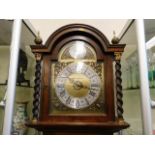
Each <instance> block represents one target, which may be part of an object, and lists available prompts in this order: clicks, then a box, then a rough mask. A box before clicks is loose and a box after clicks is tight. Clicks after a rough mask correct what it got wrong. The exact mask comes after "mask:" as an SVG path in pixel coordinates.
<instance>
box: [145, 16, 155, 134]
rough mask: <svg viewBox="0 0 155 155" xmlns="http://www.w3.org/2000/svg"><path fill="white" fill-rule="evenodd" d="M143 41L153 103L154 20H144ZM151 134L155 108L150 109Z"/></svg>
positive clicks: (154, 75) (154, 63)
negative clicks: (144, 41) (144, 42)
mask: <svg viewBox="0 0 155 155" xmlns="http://www.w3.org/2000/svg"><path fill="white" fill-rule="evenodd" d="M144 23H145V37H146V38H145V39H146V48H147V56H148V77H149V86H150V96H151V99H152V100H153V101H155V20H154V19H145V20H144ZM152 120H153V130H154V131H153V132H154V133H155V108H154V107H153V108H152Z"/></svg>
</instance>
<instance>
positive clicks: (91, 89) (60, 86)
mask: <svg viewBox="0 0 155 155" xmlns="http://www.w3.org/2000/svg"><path fill="white" fill-rule="evenodd" d="M100 85H101V81H100V78H99V76H98V74H97V73H96V72H95V71H94V70H93V69H92V68H91V67H90V66H88V65H86V64H85V63H83V62H78V63H72V64H70V65H68V66H67V67H65V68H64V69H63V70H62V71H61V72H60V73H59V74H58V76H57V78H56V82H55V89H56V94H57V96H58V98H59V99H60V101H61V102H62V103H63V104H64V105H65V106H67V107H70V108H73V109H81V108H86V107H88V106H90V105H91V104H92V103H94V102H95V101H96V99H97V98H98V97H99V94H100V89H101V88H100Z"/></svg>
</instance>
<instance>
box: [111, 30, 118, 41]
mask: <svg viewBox="0 0 155 155" xmlns="http://www.w3.org/2000/svg"><path fill="white" fill-rule="evenodd" d="M111 42H112V44H118V43H119V38H118V37H116V33H115V31H113V38H112V40H111Z"/></svg>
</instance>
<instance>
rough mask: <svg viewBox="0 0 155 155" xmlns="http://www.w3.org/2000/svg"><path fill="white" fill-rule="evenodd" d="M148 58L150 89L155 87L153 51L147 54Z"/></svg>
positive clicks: (154, 57)
mask: <svg viewBox="0 0 155 155" xmlns="http://www.w3.org/2000/svg"><path fill="white" fill-rule="evenodd" d="M147 57H148V70H149V71H148V78H149V86H150V88H154V87H155V53H154V52H152V50H151V49H149V50H148V52H147Z"/></svg>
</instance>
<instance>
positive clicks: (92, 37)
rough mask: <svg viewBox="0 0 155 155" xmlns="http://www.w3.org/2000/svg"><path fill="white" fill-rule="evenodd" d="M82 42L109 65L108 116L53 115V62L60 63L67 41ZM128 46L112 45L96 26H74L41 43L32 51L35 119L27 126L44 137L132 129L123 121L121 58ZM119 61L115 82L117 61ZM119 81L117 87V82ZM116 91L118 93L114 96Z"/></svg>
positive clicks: (67, 27) (106, 99)
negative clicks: (61, 49)
mask: <svg viewBox="0 0 155 155" xmlns="http://www.w3.org/2000/svg"><path fill="white" fill-rule="evenodd" d="M74 40H82V41H85V42H87V43H89V44H90V45H92V46H93V47H94V49H95V51H96V55H97V61H104V65H105V71H104V72H105V77H104V79H105V81H104V83H105V86H104V90H105V95H104V96H103V97H104V98H105V99H104V100H105V105H106V114H100V115H91V114H89V115H87V114H84V115H81V114H80V113H79V114H76V115H63V113H62V114H61V115H60V116H57V115H56V116H55V115H50V114H49V106H50V97H49V96H50V94H49V92H50V82H49V81H50V78H51V74H50V69H49V68H50V63H51V61H58V52H59V50H60V48H61V47H62V46H63V45H64V44H66V43H67V42H70V41H74ZM124 47H125V44H110V43H109V41H108V40H107V38H106V37H105V36H104V35H103V33H101V32H100V31H99V30H97V29H96V28H94V27H91V26H88V25H84V24H71V25H67V26H64V27H61V28H60V29H58V30H57V31H55V32H54V33H53V34H52V35H51V36H50V37H49V39H48V40H47V42H46V44H45V45H42V44H41V42H39V43H38V44H37V45H32V46H31V49H32V52H33V53H34V55H35V57H36V72H35V87H34V101H33V110H32V111H33V119H32V121H30V122H29V123H27V126H29V127H32V128H35V129H37V130H38V131H42V132H43V134H113V133H114V132H118V131H120V130H122V129H125V128H127V127H129V124H128V123H126V122H125V121H124V118H123V101H122V86H121V81H122V80H121V64H120V58H121V54H122V53H123V51H124ZM114 61H115V79H113V77H114V75H113V74H114V73H113V72H114V71H113V62H114ZM114 80H115V87H114V82H113V81H114ZM114 92H115V93H114Z"/></svg>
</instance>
